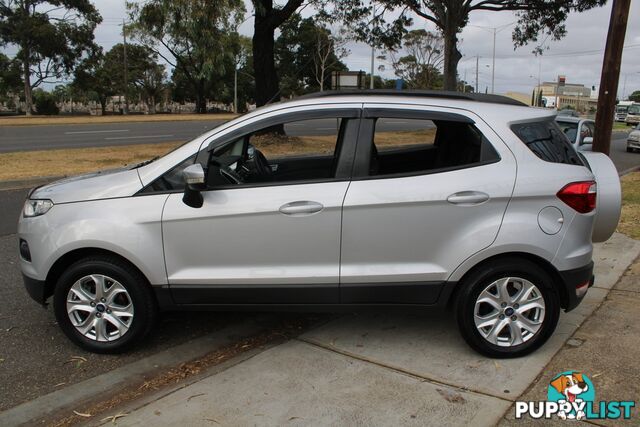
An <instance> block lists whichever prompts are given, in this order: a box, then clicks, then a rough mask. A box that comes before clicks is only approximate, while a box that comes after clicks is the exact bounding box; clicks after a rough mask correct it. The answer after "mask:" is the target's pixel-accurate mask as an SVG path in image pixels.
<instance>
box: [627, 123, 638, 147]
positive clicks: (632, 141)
mask: <svg viewBox="0 0 640 427" xmlns="http://www.w3.org/2000/svg"><path fill="white" fill-rule="evenodd" d="M637 150H640V125H638V126H636V127H635V128H634V129H633V130H632V131H631V132H630V133H629V136H628V137H627V152H628V153H631V152H634V151H637Z"/></svg>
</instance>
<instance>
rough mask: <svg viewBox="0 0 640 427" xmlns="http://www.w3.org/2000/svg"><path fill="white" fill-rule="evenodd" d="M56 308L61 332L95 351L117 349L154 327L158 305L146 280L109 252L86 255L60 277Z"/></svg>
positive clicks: (128, 344) (127, 345)
mask: <svg viewBox="0 0 640 427" xmlns="http://www.w3.org/2000/svg"><path fill="white" fill-rule="evenodd" d="M54 311H55V315H56V318H57V320H58V324H59V325H60V327H61V328H62V330H63V332H64V333H65V334H66V335H67V336H68V337H69V338H70V339H71V341H73V342H74V343H75V344H77V345H79V346H80V347H82V348H84V349H86V350H88V351H92V352H94V353H119V352H122V351H125V350H127V349H128V348H130V347H131V345H133V344H135V343H137V342H139V341H140V340H141V339H142V338H144V337H145V336H146V335H147V334H148V332H149V331H150V330H151V328H152V326H153V323H154V320H155V315H156V304H155V299H154V296H153V294H152V292H151V289H150V287H149V285H148V284H147V282H146V279H145V278H144V277H143V276H142V275H141V274H140V273H139V272H138V271H137V270H136V269H135V268H133V267H132V266H130V265H129V264H127V263H125V262H123V261H121V260H119V259H117V258H111V257H92V258H85V259H83V260H80V261H78V262H76V263H74V264H72V265H71V266H70V267H69V268H68V269H67V270H66V271H65V272H64V273H63V274H62V275H61V276H60V278H59V279H58V282H57V284H56V287H55V294H54Z"/></svg>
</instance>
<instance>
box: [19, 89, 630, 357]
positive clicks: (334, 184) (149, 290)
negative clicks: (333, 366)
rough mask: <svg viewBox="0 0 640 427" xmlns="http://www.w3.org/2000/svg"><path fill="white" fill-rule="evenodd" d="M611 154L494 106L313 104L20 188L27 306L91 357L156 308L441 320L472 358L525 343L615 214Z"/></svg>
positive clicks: (361, 100)
mask: <svg viewBox="0 0 640 427" xmlns="http://www.w3.org/2000/svg"><path fill="white" fill-rule="evenodd" d="M620 203H621V201H620V183H619V179H618V175H617V173H616V170H615V168H614V166H613V164H612V162H611V161H610V159H609V158H608V157H607V156H605V155H603V154H600V153H580V154H579V153H578V152H577V151H576V150H575V149H574V148H573V147H572V145H571V144H570V142H569V141H568V140H567V138H566V136H565V135H564V134H563V133H562V132H561V131H560V129H559V128H558V125H557V123H556V122H555V121H554V115H553V113H550V112H548V111H547V110H544V109H535V108H529V107H526V106H524V105H523V104H520V103H518V102H516V101H513V100H510V99H508V98H503V97H498V96H492V95H469V94H455V93H446V92H445V93H430V92H395V91H394V92H380V91H373V92H369V91H358V92H348V93H327V92H325V93H323V94H320V95H314V96H308V97H302V98H299V99H297V100H295V101H289V102H285V103H281V104H275V105H271V106H268V107H265V108H261V109H258V110H256V111H254V112H252V113H250V114H247V115H245V116H242V117H240V118H238V119H236V120H233V121H231V122H228V123H226V124H223V125H221V126H219V127H217V128H216V129H214V130H212V131H210V132H208V133H206V134H205V135H202V136H201V137H199V138H196V139H195V140H193V141H191V142H189V143H187V144H185V145H183V146H181V147H179V148H177V149H176V150H174V151H173V152H171V153H169V154H167V155H165V156H164V157H162V158H159V159H157V160H155V161H152V162H147V163H144V164H141V165H136V166H134V167H128V168H123V169H120V170H115V171H108V172H98V173H94V174H90V175H85V176H80V177H75V178H70V179H66V180H62V181H58V182H55V183H53V184H49V185H46V186H43V187H40V188H37V189H34V190H32V191H31V193H30V195H29V197H28V200H27V201H26V203H25V207H24V211H23V213H22V216H21V218H20V223H19V238H20V247H19V250H20V259H21V263H20V264H21V268H22V271H23V274H24V281H25V285H26V288H27V290H28V292H29V294H30V295H31V296H32V297H33V298H34V299H35V300H36V301H38V302H39V303H41V304H45V303H46V301H47V300H48V299H49V298H50V297H53V308H54V312H55V315H56V318H57V320H58V323H59V325H60V327H61V328H62V329H63V331H64V332H65V333H66V335H67V336H68V337H69V338H70V339H71V340H72V341H73V342H75V343H76V344H78V345H80V346H81V347H83V348H85V349H88V350H90V351H94V352H99V353H108V352H118V351H123V350H125V349H127V348H129V347H130V346H131V345H132V344H134V343H137V342H139V341H140V340H141V339H142V338H143V337H144V336H145V335H146V334H147V333H148V332H149V331H150V330H151V327H152V325H153V323H154V320H155V318H156V315H157V313H158V312H159V311H161V310H181V309H194V308H195V309H217V310H226V309H233V310H236V309H238V308H240V307H244V308H250V309H252V310H282V309H299V310H325V309H326V310H334V309H337V308H342V309H344V308H345V307H346V308H348V309H352V308H353V309H355V308H357V307H379V306H385V307H389V306H393V307H395V308H401V309H403V310H409V309H415V310H425V309H427V308H448V309H450V310H453V311H454V313H455V316H456V317H457V322H458V325H459V328H460V331H461V333H462V336H463V337H464V338H465V340H466V341H467V342H468V343H469V344H470V345H471V347H473V348H474V349H475V350H477V351H479V352H480V353H482V354H485V355H488V356H491V357H516V356H521V355H525V354H527V353H530V352H532V351H534V350H535V349H537V348H538V347H540V346H541V345H542V344H543V343H544V342H545V341H546V340H547V339H548V338H549V336H550V335H551V334H552V333H553V331H554V329H555V327H556V324H557V322H558V317H559V313H560V310H561V309H564V310H566V311H569V310H572V309H573V308H575V307H576V306H577V305H578V304H579V303H580V301H581V299H582V298H583V297H584V295H585V294H586V292H587V290H588V288H589V287H590V286H591V285H592V284H593V262H592V249H593V246H592V242H600V241H604V240H606V239H608V238H609V237H610V236H611V234H612V233H613V232H614V230H615V228H616V225H617V223H618V220H619V216H620Z"/></svg>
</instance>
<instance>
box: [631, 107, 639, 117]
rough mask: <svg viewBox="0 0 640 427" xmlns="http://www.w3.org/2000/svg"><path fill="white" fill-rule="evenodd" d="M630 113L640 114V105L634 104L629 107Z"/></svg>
mask: <svg viewBox="0 0 640 427" xmlns="http://www.w3.org/2000/svg"><path fill="white" fill-rule="evenodd" d="M628 111H629V114H632V115H634V116H637V115H640V105H632V106H630V107H629V110H628Z"/></svg>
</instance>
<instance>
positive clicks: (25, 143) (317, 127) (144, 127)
mask: <svg viewBox="0 0 640 427" xmlns="http://www.w3.org/2000/svg"><path fill="white" fill-rule="evenodd" d="M222 123H224V121H222V120H206V121H190V122H153V123H109V124H103V125H55V126H24V127H23V126H5V127H0V153H8V152H15V151H33V150H51V149H60V148H85V147H108V146H114V145H134V144H151V143H154V142H169V141H189V140H191V139H193V138H195V137H197V136H199V135H202V134H203V133H205V132H208V131H209V130H211V129H213V128H215V127H216V126H219V125H220V124H222ZM411 123H412V122H410V121H405V120H395V119H385V121H384V123H383V124H382V125H381V126H380V128H381V130H384V131H387V132H391V131H397V130H414V129H416V128H420V127H422V128H424V127H432V125H428V124H426V122H415V121H414V122H413V123H414V124H413V126H411ZM337 125H338V122H337V120H336V119H319V120H305V121H304V122H298V123H291V124H288V125H287V128H286V131H287V134H289V135H292V136H301V135H332V134H336V133H337V132H336V127H337Z"/></svg>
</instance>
